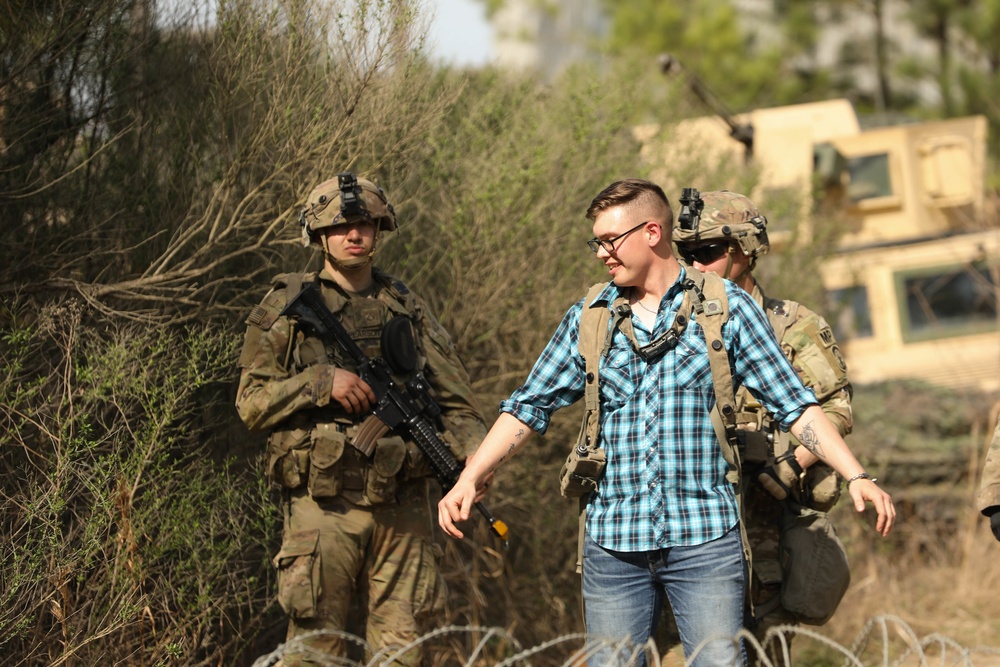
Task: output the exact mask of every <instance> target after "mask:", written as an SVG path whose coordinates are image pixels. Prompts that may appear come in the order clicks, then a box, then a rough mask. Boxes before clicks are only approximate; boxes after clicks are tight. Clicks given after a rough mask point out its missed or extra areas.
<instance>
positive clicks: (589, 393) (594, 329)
mask: <svg viewBox="0 0 1000 667" xmlns="http://www.w3.org/2000/svg"><path fill="white" fill-rule="evenodd" d="M608 285H609V283H597V284H596V285H592V286H591V288H590V289H589V290H588V291H587V296H586V297H585V298H584V300H583V310H582V311H581V313H580V332H579V337H578V340H577V350H579V352H580V356H581V357H583V361H584V364H585V365H586V371H585V372H586V387H585V389H584V408H585V411H584V414H583V424H582V425H581V427H580V428H581V429H582V430H583V433H581V435H583V436H584V437H582V438H581V439H580V440H579V442H581V443H584V444H585V445H586V446H587V448H588V449H591V450H593V449H596V448H597V442H598V437H597V436H598V431H599V429H600V421H601V420H600V413H601V394H600V378H601V357H603V356H604V355H605V354H607V352H608V350H609V349H610V348H611V339H612V337H613V336H614V333H615V329H617V328H618V326H619V325H620V324H621V322H622V320H623V319H625V318H626V316H627V315H628V308H627V306H628V303H627V302H625V300H624V299H616V300H615V303H613V304H612V308H610V309H609V308H608V303H607V301H604V300H597V297H598V296H599V295H600V294H601V292H603V291H604V289H605V288H606V287H607V286H608ZM619 300H621V301H623V302H624V304H622V303H618V301H619ZM623 305H624V306H625V307H622V306H623ZM612 311H613V312H614V321H613V322H611V315H612ZM609 322H611V326H608V324H609ZM584 434H585V435H584Z"/></svg>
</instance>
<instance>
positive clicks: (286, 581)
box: [274, 529, 320, 618]
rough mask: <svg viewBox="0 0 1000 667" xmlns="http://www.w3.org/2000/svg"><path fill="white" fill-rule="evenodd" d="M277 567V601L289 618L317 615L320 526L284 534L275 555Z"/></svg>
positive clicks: (275, 565)
mask: <svg viewBox="0 0 1000 667" xmlns="http://www.w3.org/2000/svg"><path fill="white" fill-rule="evenodd" d="M274 567H275V568H276V569H277V570H278V603H279V604H280V605H281V608H282V609H284V610H285V613H286V614H288V615H289V616H291V617H292V618H316V602H317V599H318V598H319V594H320V584H319V570H320V559H319V530H318V529H317V530H302V531H298V532H294V533H289V534H287V535H285V538H284V540H282V543H281V551H279V552H278V555H276V556H275V557H274Z"/></svg>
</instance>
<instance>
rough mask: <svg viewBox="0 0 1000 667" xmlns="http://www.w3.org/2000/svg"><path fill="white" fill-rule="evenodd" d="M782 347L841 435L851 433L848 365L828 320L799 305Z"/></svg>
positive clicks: (785, 334) (783, 337) (851, 420)
mask: <svg viewBox="0 0 1000 667" xmlns="http://www.w3.org/2000/svg"><path fill="white" fill-rule="evenodd" d="M781 349H782V350H783V351H784V353H785V356H786V357H788V360H789V361H790V362H792V367H793V368H794V369H795V372H796V373H798V375H799V377H800V378H801V379H802V383H803V384H804V385H805V386H807V387H809V388H810V389H812V390H813V392H815V394H816V398H817V399H818V400H819V402H820V405H821V406H822V408H823V412H824V413H826V416H827V417H828V418H829V419H830V421H831V422H833V425H834V426H836V427H837V430H838V431H840V435H841V436H846V435H847V434H848V433H850V432H851V429H852V428H853V426H854V415H853V413H852V411H851V394H852V388H851V384H850V381H849V380H848V378H847V364H846V363H845V362H844V357H843V356H842V355H841V354H840V348H839V347H837V341H836V339H835V338H834V337H833V330H832V329H831V328H830V325H829V324H827V322H826V320H824V319H823V318H822V317H820V316H819V315H817V314H816V313H814V312H813V311H811V310H809V309H808V308H806V307H805V306H803V305H801V304H799V307H798V317H797V318H796V321H795V322H794V323H793V324H792V325H791V326H790V327H788V329H787V330H786V331H785V333H784V335H783V336H782V338H781Z"/></svg>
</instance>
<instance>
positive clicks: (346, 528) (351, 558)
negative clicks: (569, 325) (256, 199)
mask: <svg viewBox="0 0 1000 667" xmlns="http://www.w3.org/2000/svg"><path fill="white" fill-rule="evenodd" d="M300 222H301V224H302V233H303V242H304V243H305V244H309V243H313V244H316V245H318V246H320V247H321V248H322V251H323V256H324V259H325V261H324V267H323V270H322V271H320V272H319V273H318V274H317V273H307V274H283V275H280V276H278V277H277V278H276V279H275V280H274V284H273V286H272V288H271V290H270V291H269V292H268V293H267V296H265V297H264V300H263V301H262V302H261V303H260V304H259V305H258V306H256V307H254V309H253V310H252V311H251V313H250V315H249V317H248V318H247V320H246V323H247V332H246V338H245V342H244V345H243V350H242V353H241V355H240V361H239V363H240V368H241V370H242V374H241V377H240V386H239V391H238V394H237V398H236V407H237V409H238V411H239V414H240V417H241V418H242V419H243V421H244V422H245V423H246V425H247V426H248V427H249V428H250V429H251V430H253V431H269V432H270V436H269V439H268V448H267V456H266V474H267V476H268V478H269V479H270V480H271V481H272V482H274V483H276V484H277V485H278V486H280V487H281V489H282V501H283V503H282V504H283V511H284V528H283V532H282V545H281V550H280V552H279V553H278V554H277V556H276V557H275V558H274V564H275V567H276V568H277V570H278V599H279V602H280V603H281V605H282V607H283V608H284V610H285V611H286V613H287V614H288V616H289V627H288V637H289V638H290V639H291V638H294V637H297V636H299V635H302V634H305V633H310V632H312V631H316V630H327V631H331V632H321V633H315V634H314V636H313V637H311V638H307V639H305V640H304V641H305V643H306V644H307V645H308V649H306V650H304V651H303V652H302V653H301V654H294V655H292V654H286V656H285V658H284V665H285V666H286V667H291V666H292V665H313V664H327V662H328V661H327V662H323V661H322V657H324V656H325V657H330V656H347V655H349V652H354V650H356V646H355V645H354V644H353V643H351V642H349V641H346V640H345V637H344V631H345V629H347V628H348V627H350V628H352V629H353V628H355V627H356V626H361V625H362V623H363V626H364V627H365V635H366V636H365V639H366V641H367V643H368V649H369V655H370V654H371V653H372V652H377V651H379V650H382V649H385V648H387V647H402V646H405V645H407V644H409V643H410V642H412V641H413V640H415V639H417V638H418V637H420V636H421V635H422V634H424V633H425V632H426V631H427V630H428V629H429V626H430V624H431V623H432V622H434V621H435V617H436V616H439V615H440V614H441V613H442V612H443V607H444V600H445V591H444V587H443V581H442V579H441V576H440V573H439V571H438V558H439V555H440V546H439V545H438V544H436V543H435V539H436V537H437V532H436V529H435V525H434V523H435V517H434V514H433V509H434V507H435V505H436V503H437V499H438V498H439V497H440V493H441V489H440V485H439V484H438V482H437V480H435V479H434V478H433V477H432V476H429V475H430V468H429V466H428V464H427V462H426V460H425V458H424V456H423V454H422V453H421V452H420V450H419V449H418V447H417V445H416V444H415V443H414V442H412V441H410V440H407V439H404V438H403V437H401V436H400V434H398V433H396V432H394V431H388V432H387V431H386V430H385V428H384V426H382V427H381V428H380V425H381V422H377V420H375V418H374V417H373V416H371V415H370V412H369V411H370V409H371V408H372V406H373V405H374V401H375V396H374V394H373V392H372V390H371V387H369V386H368V384H367V383H365V382H364V381H363V380H361V378H360V377H358V375H357V374H356V373H355V370H356V366H355V364H354V362H353V360H352V359H351V358H350V357H349V356H348V355H347V354H346V353H345V352H344V351H343V350H342V349H340V348H339V346H338V345H336V343H334V342H331V341H324V340H321V339H320V338H318V337H317V336H316V334H315V333H314V332H313V331H312V330H311V329H309V328H308V327H306V326H305V325H302V324H300V323H298V322H296V321H294V320H292V319H290V318H288V317H285V316H282V315H281V314H280V313H281V312H282V310H283V308H284V307H285V304H286V303H287V302H288V301H289V300H290V299H291V298H293V297H294V296H295V295H296V294H298V292H299V290H300V288H301V287H302V285H304V284H307V283H314V284H316V285H318V287H319V289H320V291H321V293H322V295H323V298H324V301H325V302H326V304H327V306H328V307H329V308H330V310H331V311H332V312H333V313H334V314H336V316H337V317H338V318H339V319H340V321H341V322H342V323H343V324H344V326H345V328H346V329H347V331H348V332H349V333H350V334H351V337H352V338H353V339H354V340H355V341H356V342H357V343H358V345H359V346H360V347H361V349H362V350H363V351H364V352H365V354H366V355H368V356H369V357H374V356H382V357H383V358H385V359H386V360H387V361H389V362H390V366H391V367H392V368H393V369H394V372H395V373H397V374H402V375H401V376H400V377H396V378H395V379H396V380H397V381H400V382H401V383H402V382H405V380H406V379H407V378H408V377H412V376H413V374H415V373H418V372H422V373H423V375H424V377H425V378H426V379H427V381H428V382H429V384H430V387H431V390H432V392H433V394H434V397H435V400H436V401H437V403H438V405H439V406H440V407H441V410H442V414H441V417H440V423H439V424H438V426H439V430H440V432H441V435H442V437H443V439H444V440H445V441H446V442H447V443H448V444H449V446H450V448H451V449H452V451H453V453H454V454H455V456H456V458H458V459H459V460H463V459H464V458H465V456H466V454H467V452H468V449H469V448H470V447H474V446H475V444H476V443H478V442H480V441H481V440H482V439H483V436H484V435H485V433H486V426H485V423H484V421H483V417H482V413H481V411H480V409H479V407H478V406H477V404H476V401H475V398H474V396H473V393H472V390H471V389H470V387H469V378H468V375H467V373H466V371H465V368H464V366H463V365H462V362H461V360H460V359H459V357H458V355H457V354H456V352H455V348H454V346H453V344H452V342H451V339H450V337H449V335H448V333H447V332H446V331H445V330H444V329H443V328H442V327H441V325H440V324H438V322H437V321H436V320H435V319H434V317H433V316H432V315H431V313H430V312H429V311H428V309H427V307H426V305H425V304H424V303H423V301H422V300H421V299H419V298H418V297H417V296H416V295H414V294H413V293H412V292H410V290H409V289H407V287H406V286H405V285H404V284H403V283H401V282H400V281H399V280H396V279H395V278H392V277H391V276H389V275H386V274H385V273H382V272H381V271H379V270H378V269H376V268H375V267H374V266H373V264H372V259H373V257H374V254H375V248H376V241H377V240H378V238H379V233H380V232H389V231H392V230H394V229H395V228H396V219H395V213H394V211H393V208H392V206H391V205H390V204H389V203H388V201H387V199H386V196H385V194H384V192H383V191H382V189H381V188H379V187H378V186H376V185H375V184H373V183H371V182H370V181H367V180H365V179H355V178H354V176H353V175H352V174H350V173H346V174H340V175H339V176H338V178H336V179H332V180H329V181H326V182H324V183H321V184H320V185H319V186H317V187H316V188H315V189H314V190H313V191H312V193H311V194H310V195H309V197H308V200H307V202H306V206H305V208H304V210H303V211H302V215H301V218H300ZM399 360H402V361H401V362H400V361H399ZM393 362H396V363H393ZM400 368H402V369H404V371H400V370H398V369H400ZM405 369H410V370H409V373H408V374H407V373H406V372H405ZM373 420H375V421H373ZM349 610H360V612H361V614H362V615H363V616H364V617H365V618H363V619H362V623H359V622H358V619H355V618H351V619H349V618H348V615H349ZM392 653H394V650H392V649H390V650H389V651H388V652H386V653H385V654H384V655H386V656H387V655H390V654H392ZM310 656H312V658H313V659H312V660H310ZM354 657H358V656H354ZM316 660H320V661H321V662H320V663H317V662H316ZM420 661H421V652H420V649H419V648H412V649H410V650H408V651H407V652H405V653H404V654H403V655H401V656H400V657H398V659H397V660H395V661H394V662H393V663H392V664H398V665H417V664H419V663H420Z"/></svg>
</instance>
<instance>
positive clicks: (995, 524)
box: [990, 507, 1000, 540]
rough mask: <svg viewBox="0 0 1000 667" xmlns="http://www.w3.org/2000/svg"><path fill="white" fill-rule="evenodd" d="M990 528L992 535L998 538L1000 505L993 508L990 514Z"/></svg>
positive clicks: (999, 535)
mask: <svg viewBox="0 0 1000 667" xmlns="http://www.w3.org/2000/svg"><path fill="white" fill-rule="evenodd" d="M990 528H991V529H992V530H993V537H995V538H997V540H1000V507H994V508H993V514H991V515H990Z"/></svg>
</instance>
